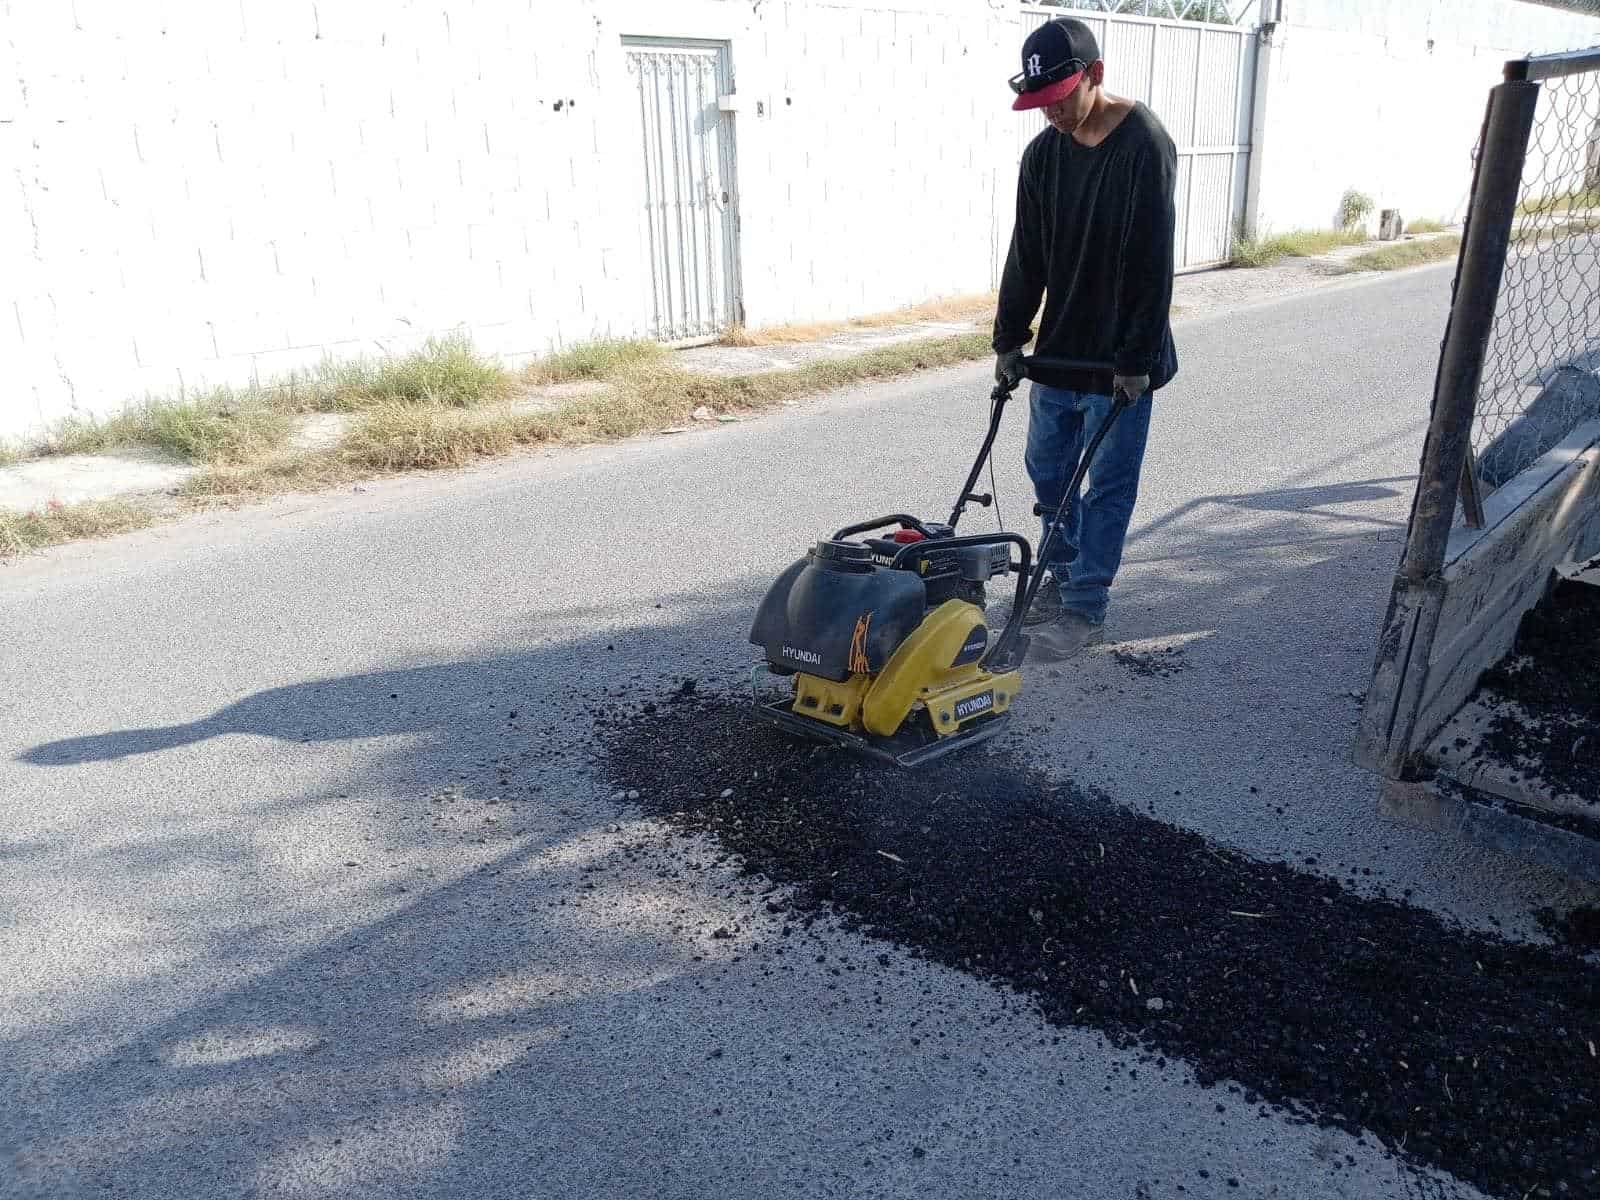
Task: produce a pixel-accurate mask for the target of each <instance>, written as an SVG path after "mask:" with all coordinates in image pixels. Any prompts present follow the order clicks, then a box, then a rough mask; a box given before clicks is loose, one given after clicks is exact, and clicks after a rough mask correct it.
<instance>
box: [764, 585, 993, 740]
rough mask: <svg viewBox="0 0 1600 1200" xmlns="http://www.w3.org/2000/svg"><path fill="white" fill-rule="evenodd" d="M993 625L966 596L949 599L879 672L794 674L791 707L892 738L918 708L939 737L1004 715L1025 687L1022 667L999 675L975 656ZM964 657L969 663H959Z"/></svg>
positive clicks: (842, 725) (799, 712)
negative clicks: (839, 676) (838, 677)
mask: <svg viewBox="0 0 1600 1200" xmlns="http://www.w3.org/2000/svg"><path fill="white" fill-rule="evenodd" d="M975 628H976V629H986V627H985V625H984V619H983V610H982V609H980V608H979V607H978V606H977V605H975V604H969V603H967V602H966V601H964V600H946V601H945V602H944V603H943V604H941V605H939V606H938V607H937V608H935V609H933V610H932V611H931V612H929V613H928V615H927V616H926V617H925V618H924V619H923V621H922V623H921V624H920V625H918V626H917V627H916V628H915V629H914V630H912V631H911V633H910V634H909V635H908V636H907V637H906V638H905V640H904V641H902V642H901V643H900V645H899V646H898V647H896V649H895V651H894V653H893V654H892V655H891V656H890V658H889V661H888V662H887V663H885V664H884V666H883V669H882V670H880V671H878V672H877V673H876V674H875V675H874V674H869V673H866V672H858V673H856V674H853V675H851V676H850V678H849V679H847V680H845V681H843V682H834V681H833V680H829V679H821V678H819V677H817V676H815V675H807V674H804V673H800V674H797V675H796V676H795V684H794V689H795V690H794V700H793V702H792V704H791V705H790V710H791V711H792V712H794V713H795V714H797V715H799V716H803V717H808V718H810V719H812V720H817V721H823V722H825V723H827V724H829V725H833V726H837V727H838V728H840V729H850V730H855V731H857V732H866V733H869V734H873V735H876V736H878V737H888V736H890V735H891V734H894V733H897V732H899V731H900V730H901V729H902V727H904V725H905V723H906V721H907V719H908V718H911V717H912V716H913V715H914V714H915V713H916V712H917V711H918V710H923V711H926V712H927V714H928V727H929V729H931V730H932V731H933V732H934V733H935V734H937V735H939V736H940V737H948V736H950V735H952V734H955V733H957V732H959V731H960V730H961V729H962V727H963V726H966V725H970V724H972V723H973V722H977V721H982V720H984V719H985V718H989V717H994V716H998V715H999V714H1001V713H1004V712H1005V711H1006V710H1007V709H1009V708H1010V707H1011V702H1012V701H1013V700H1015V699H1016V696H1017V692H1018V690H1019V689H1020V688H1021V686H1022V676H1021V674H1020V673H1019V672H1017V671H1006V672H1003V673H1001V674H992V673H990V672H989V671H986V670H984V669H983V667H982V666H980V665H979V663H978V662H977V661H976V658H977V657H978V656H979V655H981V647H979V648H978V649H977V652H976V653H974V643H973V638H972V635H973V631H974V629H975ZM958 659H963V660H965V661H961V662H958V661H957V660H958Z"/></svg>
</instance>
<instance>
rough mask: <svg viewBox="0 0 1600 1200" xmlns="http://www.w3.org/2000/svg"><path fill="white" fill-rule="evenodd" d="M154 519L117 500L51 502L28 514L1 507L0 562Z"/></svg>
mask: <svg viewBox="0 0 1600 1200" xmlns="http://www.w3.org/2000/svg"><path fill="white" fill-rule="evenodd" d="M155 519H156V517H155V514H154V513H153V512H152V511H150V510H149V509H147V508H141V507H139V506H138V505H134V504H126V503H123V502H122V501H118V500H95V501H85V502H83V503H81V504H61V503H59V502H57V501H54V500H52V501H51V502H50V503H49V504H47V505H46V506H45V507H44V508H42V509H33V510H31V511H29V512H14V511H12V510H10V509H4V508H0V560H5V559H8V558H15V557H17V556H18V555H22V554H27V553H29V552H31V551H34V550H43V549H45V548H46V547H47V546H57V545H60V544H61V543H63V542H76V541H81V540H83V539H85V538H99V537H112V536H114V535H116V534H119V533H130V532H132V531H133V530H135V529H143V528H144V527H145V526H147V525H150V524H152V523H153V522H154V521H155Z"/></svg>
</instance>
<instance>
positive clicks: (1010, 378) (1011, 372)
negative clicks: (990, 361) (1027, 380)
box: [994, 350, 1022, 388]
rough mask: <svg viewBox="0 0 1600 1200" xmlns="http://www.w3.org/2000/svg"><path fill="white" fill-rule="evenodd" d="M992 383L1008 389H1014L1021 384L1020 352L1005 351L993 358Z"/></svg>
mask: <svg viewBox="0 0 1600 1200" xmlns="http://www.w3.org/2000/svg"><path fill="white" fill-rule="evenodd" d="M994 381H995V382H996V383H998V384H1000V385H1001V386H1003V387H1008V388H1014V387H1016V386H1017V384H1019V383H1021V382H1022V351H1021V350H1007V351H1006V352H1005V353H1004V354H1000V355H997V356H996V357H995V360H994Z"/></svg>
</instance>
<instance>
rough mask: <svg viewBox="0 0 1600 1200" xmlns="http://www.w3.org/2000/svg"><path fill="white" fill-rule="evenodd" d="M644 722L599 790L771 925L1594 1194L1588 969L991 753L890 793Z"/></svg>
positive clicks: (691, 704) (1455, 1154)
mask: <svg viewBox="0 0 1600 1200" xmlns="http://www.w3.org/2000/svg"><path fill="white" fill-rule="evenodd" d="M649 707H650V709H651V710H652V711H648V712H646V711H643V710H642V709H641V710H638V711H635V712H633V713H631V714H624V715H611V716H604V717H601V718H600V719H599V721H598V734H599V738H600V742H601V746H602V751H603V770H604V772H605V773H606V776H607V779H608V782H609V783H610V784H611V785H612V786H613V787H615V788H616V789H618V790H619V791H622V792H623V793H624V794H627V793H637V794H638V797H639V798H638V800H637V801H636V804H637V805H638V807H640V808H642V809H643V810H644V811H645V812H646V813H647V814H649V815H651V816H654V817H657V818H659V819H662V820H664V821H666V822H668V823H670V824H673V825H675V826H678V827H680V828H683V829H686V830H692V831H696V832H703V833H706V834H710V835H712V836H714V837H715V838H716V839H717V840H718V841H719V842H720V844H721V846H722V847H723V848H724V849H725V850H727V851H728V852H730V853H732V854H735V855H737V856H738V857H739V858H740V859H741V860H742V862H743V863H744V869H745V870H746V871H747V872H749V873H751V874H759V875H763V876H765V877H767V878H768V879H769V880H771V881H772V882H773V883H774V884H775V885H779V888H778V890H775V892H774V893H773V896H772V898H771V899H770V901H769V906H771V907H773V909H774V911H782V910H783V907H786V908H787V909H789V910H791V911H792V912H793V914H794V915H795V917H796V918H797V919H798V920H801V921H811V920H814V919H816V918H817V917H819V916H832V917H834V918H836V919H839V920H841V921H842V922H843V923H844V924H845V925H846V926H847V927H849V928H853V929H855V930H857V931H859V932H860V933H862V934H864V935H867V936H869V937H874V938H880V939H884V940H887V941H891V942H893V943H895V944H897V945H899V946H902V947H904V948H905V949H906V950H907V951H908V952H910V953H912V954H914V955H917V956H920V957H923V958H926V959H929V960H931V961H933V962H936V963H940V964H943V965H944V966H947V967H951V968H955V969H958V970H962V971H965V972H968V973H970V974H972V975H974V976H977V977H980V978H983V979H985V980H988V981H990V982H992V983H993V984H995V985H996V986H1000V987H1003V988H1010V989H1015V990H1016V991H1017V992H1020V993H1022V994H1023V995H1025V996H1026V997H1028V998H1030V999H1031V1000H1032V1001H1034V1002H1035V1003H1036V1004H1037V1005H1038V1008H1039V1010H1040V1012H1041V1013H1042V1015H1043V1016H1044V1017H1045V1019H1047V1020H1048V1021H1050V1022H1052V1023H1055V1024H1058V1025H1078V1026H1088V1027H1092V1028H1095V1029H1097V1030H1100V1031H1101V1032H1103V1033H1104V1034H1105V1035H1106V1036H1107V1037H1108V1038H1109V1039H1110V1040H1111V1041H1112V1042H1113V1043H1114V1044H1116V1045H1118V1046H1121V1047H1128V1048H1138V1049H1142V1050H1148V1051H1150V1052H1151V1053H1153V1054H1160V1055H1170V1056H1173V1057H1177V1058H1181V1059H1184V1060H1186V1061H1188V1062H1189V1063H1190V1064H1191V1065H1192V1067H1193V1070H1194V1072H1195V1074H1196V1077H1197V1079H1198V1080H1199V1081H1200V1082H1201V1083H1202V1084H1204V1085H1212V1084H1216V1083H1219V1082H1222V1081H1226V1080H1236V1081H1238V1082H1239V1083H1240V1084H1242V1085H1243V1086H1244V1089H1245V1092H1246V1095H1247V1097H1248V1098H1249V1099H1250V1100H1251V1102H1252V1103H1262V1104H1271V1105H1274V1106H1276V1107H1278V1108H1279V1109H1281V1110H1283V1111H1284V1113H1285V1115H1286V1116H1287V1118H1288V1119H1289V1120H1293V1121H1299V1122H1315V1123H1317V1124H1320V1125H1325V1126H1329V1127H1336V1128H1340V1129H1344V1130H1346V1131H1349V1132H1351V1133H1353V1134H1355V1135H1357V1136H1358V1137H1359V1136H1360V1135H1361V1133H1362V1131H1363V1130H1367V1131H1371V1132H1373V1133H1375V1134H1377V1135H1378V1136H1379V1137H1380V1138H1382V1139H1383V1141H1384V1142H1385V1144H1386V1145H1387V1146H1388V1148H1389V1149H1390V1150H1391V1151H1392V1152H1394V1153H1396V1154H1399V1155H1401V1156H1404V1157H1410V1158H1412V1159H1414V1160H1415V1161H1418V1162H1421V1163H1425V1164H1429V1165H1432V1166H1436V1167H1439V1168H1442V1169H1444V1170H1446V1171H1449V1172H1451V1173H1452V1174H1454V1175H1456V1176H1457V1177H1458V1178H1461V1179H1463V1180H1466V1181H1469V1182H1471V1183H1473V1184H1474V1185H1476V1186H1477V1187H1479V1188H1480V1189H1482V1190H1484V1191H1485V1192H1487V1193H1489V1194H1491V1195H1496V1196H1506V1197H1516V1198H1517V1200H1521V1198H1522V1197H1525V1196H1529V1195H1546V1194H1548V1195H1551V1196H1567V1195H1571V1196H1580V1195H1587V1196H1592V1195H1597V1194H1600V1177H1597V1171H1596V1168H1597V1152H1600V1117H1597V1113H1600V1057H1597V1049H1600V1047H1597V1045H1596V1041H1597V1039H1600V968H1597V967H1596V966H1594V965H1593V964H1591V963H1590V962H1588V961H1586V960H1585V959H1584V958H1583V957H1582V956H1581V955H1579V954H1578V953H1575V952H1571V951H1568V950H1564V949H1559V948H1557V949H1546V948H1544V947H1540V946H1533V945H1527V944H1520V943H1514V942H1510V941H1506V940H1502V939H1499V938H1494V937H1490V936H1486V935H1483V934H1480V933H1475V932H1468V931H1463V930H1460V929H1454V928H1451V927H1449V926H1447V925H1446V924H1445V923H1444V922H1442V921H1441V920H1440V919H1439V918H1437V917H1436V916H1434V915H1433V914H1431V913H1428V912H1426V911H1423V910H1421V909H1418V908H1414V907H1412V906H1410V905H1407V904H1405V903H1402V902H1399V901H1396V900H1393V899H1387V898H1378V899H1372V898H1365V897H1361V896H1357V895H1355V894H1353V893H1351V892H1348V891H1346V890H1345V889H1343V888H1341V887H1340V886H1339V884H1338V883H1336V882H1335V881H1333V880H1331V879H1328V878H1325V877H1323V876H1319V875H1312V874H1308V873H1305V872H1302V871H1297V870H1295V869H1293V868H1291V867H1289V866H1287V865H1285V864H1281V863H1268V862H1260V861H1255V860H1252V859H1249V858H1246V857H1244V856H1242V855H1239V854H1237V853H1234V852H1232V851H1229V850H1227V849H1224V848H1222V847H1219V846H1217V845H1215V844H1213V843H1210V842H1208V841H1206V840H1205V839H1204V838H1202V837H1199V836H1197V835H1195V834H1193V833H1189V832H1186V831H1184V830H1181V829H1177V828H1174V827H1172V826H1169V825H1164V824H1161V823H1160V822H1158V821H1155V820H1153V819H1151V818H1149V817H1145V816H1141V815H1139V814H1138V813H1136V812H1133V811H1132V810H1130V809H1127V808H1124V807H1122V806H1120V805H1113V804H1110V803H1109V802H1108V801H1107V800H1106V799H1105V798H1104V797H1098V796H1092V795H1088V794H1085V793H1084V792H1082V791H1081V790H1079V789H1078V788H1076V787H1075V786H1073V785H1072V784H1071V783H1069V782H1065V781H1063V780H1060V779H1056V778H1051V777H1049V776H1047V775H1045V774H1043V773H1040V772H1037V771H1034V770H1032V769H1030V768H1028V767H1026V766H1023V765H1019V764H1018V763H1016V762H1015V761H1012V760H1009V759H1007V758H1005V757H1003V756H1001V755H999V754H998V753H994V754H989V755H987V756H985V755H981V754H979V753H978V752H973V754H972V756H969V757H966V758H961V759H957V760H955V761H953V762H950V763H948V764H945V765H939V766H935V767H932V768H929V769H927V770H925V771H923V772H921V773H918V774H915V775H907V774H904V773H900V772H896V771H893V770H890V769H887V768H880V767H877V766H875V765H870V764H865V763H863V762H862V761H860V760H859V759H856V758H853V757H851V756H849V755H848V754H846V753H844V752H841V751H837V750H834V749H831V748H824V747H814V746H810V745H805V744H802V743H799V742H796V741H793V740H790V739H787V738H785V737H784V735H782V734H781V733H779V732H778V731H775V730H771V729H768V728H766V727H764V726H759V725H757V724H756V723H755V722H754V721H753V720H751V719H750V716H749V713H748V710H747V708H746V706H745V705H744V704H742V703H740V702H739V701H736V700H729V699H726V698H722V697H718V696H702V695H697V694H694V693H692V692H688V691H681V692H680V693H679V694H677V695H675V696H673V697H672V698H671V702H668V703H662V704H660V705H651V706H649ZM1339 865H1340V866H1342V864H1339ZM780 906H782V907H780Z"/></svg>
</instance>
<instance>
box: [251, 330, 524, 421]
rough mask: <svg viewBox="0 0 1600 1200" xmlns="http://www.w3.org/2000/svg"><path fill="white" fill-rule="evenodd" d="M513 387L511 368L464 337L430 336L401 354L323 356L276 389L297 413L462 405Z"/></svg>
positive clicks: (497, 396) (497, 395)
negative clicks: (315, 365) (324, 358)
mask: <svg viewBox="0 0 1600 1200" xmlns="http://www.w3.org/2000/svg"><path fill="white" fill-rule="evenodd" d="M511 389H512V376H511V373H510V372H508V371H507V370H506V369H505V368H504V367H502V366H501V365H500V364H499V363H497V362H494V361H492V360H491V359H487V358H485V357H483V356H482V355H481V354H479V353H478V352H477V351H476V350H475V349H473V346H472V342H471V341H470V340H469V339H467V338H465V337H461V336H453V337H446V338H429V339H428V341H427V342H426V343H424V345H423V347H422V349H420V350H417V351H415V352H414V353H411V354H406V355H401V356H398V357H390V358H380V359H355V360H349V361H344V362H332V361H325V362H324V363H323V364H322V365H321V366H320V367H318V368H317V370H316V371H315V372H313V373H312V374H311V375H309V376H301V377H298V378H292V379H291V380H289V381H288V382H287V384H286V385H279V388H278V390H279V391H280V393H286V394H285V395H284V397H283V398H284V399H285V400H288V401H289V402H290V403H292V404H293V405H294V406H295V409H296V411H299V412H365V411H366V410H368V409H374V408H385V407H388V406H391V405H395V404H447V405H452V406H454V407H458V408H464V407H467V406H469V405H473V404H482V403H485V402H486V401H491V400H496V399H500V398H502V397H504V396H506V395H509V394H510V392H511ZM297 391H298V394H297Z"/></svg>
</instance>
